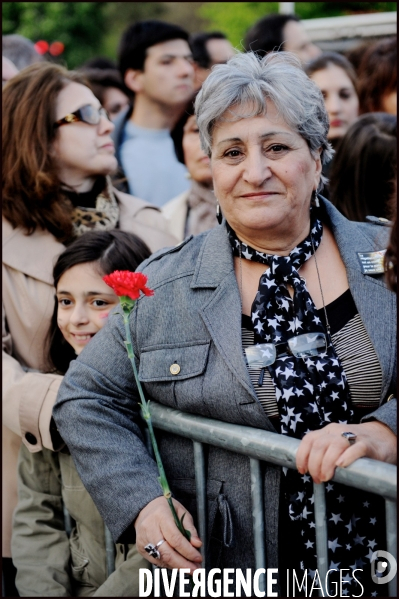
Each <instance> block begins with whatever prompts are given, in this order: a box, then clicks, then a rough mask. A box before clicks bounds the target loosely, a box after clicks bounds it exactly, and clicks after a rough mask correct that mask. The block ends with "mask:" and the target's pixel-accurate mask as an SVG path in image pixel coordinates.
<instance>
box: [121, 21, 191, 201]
mask: <svg viewBox="0 0 399 599" xmlns="http://www.w3.org/2000/svg"><path fill="white" fill-rule="evenodd" d="M119 70H120V72H121V75H122V79H123V81H124V83H125V85H126V87H127V88H128V89H129V90H130V91H131V92H132V93H133V96H134V97H133V106H132V108H131V109H130V110H128V112H127V113H125V114H123V115H122V117H121V118H120V119H118V120H117V121H116V123H115V124H116V128H115V131H114V140H115V141H116V146H117V158H118V161H119V163H120V165H121V166H122V169H123V171H124V173H125V175H126V178H127V180H128V184H129V191H130V193H131V194H132V195H135V196H137V197H140V198H142V199H144V200H147V201H148V202H152V203H153V204H155V205H156V206H162V205H163V204H164V203H165V202H167V201H168V200H170V199H171V198H173V197H175V196H176V195H179V194H180V193H182V192H183V191H185V190H186V189H188V187H189V181H188V179H187V169H186V167H185V166H184V164H182V163H181V162H179V160H178V158H177V155H176V149H175V147H174V142H173V139H172V136H171V131H172V130H173V129H174V128H175V126H176V124H177V123H178V121H179V119H180V117H181V116H182V114H183V112H184V109H185V107H186V105H187V103H188V101H189V100H190V98H191V97H192V95H193V93H194V87H193V79H194V68H193V64H192V54H191V50H190V47H189V44H188V33H187V32H186V31H184V30H183V29H182V28H181V27H178V26H177V25H172V24H170V23H163V22H161V21H142V22H140V23H135V24H134V25H131V26H130V27H129V28H128V29H127V30H126V31H125V32H124V34H123V36H122V39H121V43H120V47H119Z"/></svg>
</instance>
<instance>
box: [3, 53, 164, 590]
mask: <svg viewBox="0 0 399 599" xmlns="http://www.w3.org/2000/svg"><path fill="white" fill-rule="evenodd" d="M113 128H114V125H113V124H112V123H111V122H110V121H109V120H108V118H107V116H106V113H105V112H104V110H103V108H102V107H101V105H100V102H99V101H98V100H97V98H96V97H95V96H94V94H93V92H92V91H91V90H90V89H89V88H88V87H87V86H86V85H85V79H84V77H83V75H82V74H79V73H76V72H73V71H71V72H69V71H67V70H66V69H64V68H63V67H61V66H59V65H55V64H52V63H49V62H42V63H38V64H33V65H31V66H30V67H28V68H26V69H24V70H23V71H21V72H20V73H18V74H17V75H15V77H13V78H12V79H11V80H10V81H9V82H8V83H6V85H5V86H4V88H3V102H2V144H3V146H2V158H3V173H2V202H3V322H2V325H3V330H2V334H3V439H2V442H3V474H2V478H3V528H2V530H3V539H2V540H3V556H4V557H5V558H8V560H9V561H8V562H7V561H6V562H5V563H6V564H7V563H10V562H11V559H10V558H11V550H10V542H11V522H12V512H13V509H14V507H15V505H16V502H17V488H16V487H17V478H16V466H17V456H18V451H19V447H20V444H21V438H22V442H23V443H24V444H25V446H26V447H27V448H28V449H29V451H32V452H40V451H41V450H42V449H43V447H46V448H48V449H55V448H56V446H57V443H58V442H59V439H58V437H57V435H56V431H54V430H53V429H52V428H50V427H51V410H52V406H53V403H54V401H55V398H56V395H57V391H58V387H59V385H60V382H61V377H60V376H59V375H57V374H48V373H44V371H43V360H42V354H43V343H44V338H45V335H46V332H47V329H48V325H49V322H50V319H51V313H52V303H53V294H54V289H53V282H52V276H51V273H52V269H53V265H54V260H55V258H57V257H58V255H59V254H60V253H61V252H62V251H63V250H64V249H65V245H66V244H69V243H70V242H71V241H73V240H74V239H75V238H77V237H79V236H81V235H82V234H83V233H85V232H87V231H90V230H96V231H98V230H112V229H114V228H119V229H122V230H125V231H129V232H131V233H135V234H137V235H138V236H139V237H140V238H141V239H143V240H144V241H145V242H146V243H147V245H148V246H149V247H150V249H151V251H156V250H158V249H160V248H162V247H165V246H168V245H174V244H175V243H176V240H175V238H174V237H173V236H172V235H170V234H169V232H168V225H167V223H166V221H165V219H164V217H163V216H162V214H161V212H160V210H158V209H157V208H156V207H155V206H152V205H150V204H148V203H146V202H144V201H142V200H140V199H138V198H134V197H132V196H128V195H126V194H123V193H121V192H118V191H116V190H115V189H114V188H113V187H112V184H111V181H110V179H109V175H110V173H112V172H113V171H114V169H116V167H117V161H116V158H115V154H114V144H113V142H112V140H111V132H112V130H113ZM11 565H12V564H11ZM3 572H4V574H5V577H6V578H7V571H6V570H5V569H4V568H3ZM10 580H11V582H12V573H11V574H10ZM6 584H8V583H7V582H6Z"/></svg>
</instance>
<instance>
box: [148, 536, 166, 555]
mask: <svg viewBox="0 0 399 599" xmlns="http://www.w3.org/2000/svg"><path fill="white" fill-rule="evenodd" d="M164 542H165V539H161V540H160V541H158V543H157V544H156V545H154V544H153V543H148V545H146V546H145V547H144V549H145V551H147V553H148V554H149V555H151V557H153V558H155V559H160V558H161V554H160V553H159V551H158V547H160V546H161V545H162V543H164Z"/></svg>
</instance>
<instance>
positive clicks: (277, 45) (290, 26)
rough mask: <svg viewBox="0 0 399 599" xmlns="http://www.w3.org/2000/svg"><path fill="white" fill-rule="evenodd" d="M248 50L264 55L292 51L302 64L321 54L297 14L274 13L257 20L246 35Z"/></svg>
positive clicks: (246, 47)
mask: <svg viewBox="0 0 399 599" xmlns="http://www.w3.org/2000/svg"><path fill="white" fill-rule="evenodd" d="M244 47H245V50H246V52H256V53H257V54H259V55H260V56H264V55H265V54H267V53H268V52H280V51H281V50H285V51H286V52H292V53H293V54H295V55H296V56H297V57H298V58H299V60H300V61H301V62H302V64H304V65H305V64H307V63H308V62H309V61H311V60H313V59H314V58H316V56H318V55H319V54H321V50H320V48H318V47H317V46H315V45H314V44H313V43H312V42H311V41H310V38H309V36H308V34H307V32H306V30H305V28H304V27H303V25H302V24H301V21H300V19H299V18H298V17H297V16H295V15H283V14H272V15H267V16H266V17H263V18H262V19H260V21H257V22H256V23H255V25H253V26H252V27H251V28H250V29H249V30H248V31H247V34H246V36H245V41H244Z"/></svg>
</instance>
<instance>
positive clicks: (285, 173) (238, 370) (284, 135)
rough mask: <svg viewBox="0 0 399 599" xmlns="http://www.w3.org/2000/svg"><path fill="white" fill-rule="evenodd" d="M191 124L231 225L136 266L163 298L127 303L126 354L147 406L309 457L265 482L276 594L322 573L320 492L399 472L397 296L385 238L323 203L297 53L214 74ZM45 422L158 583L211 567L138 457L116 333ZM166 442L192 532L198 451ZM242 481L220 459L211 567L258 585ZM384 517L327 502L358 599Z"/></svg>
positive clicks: (250, 60)
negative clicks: (158, 574) (370, 470)
mask: <svg viewBox="0 0 399 599" xmlns="http://www.w3.org/2000/svg"><path fill="white" fill-rule="evenodd" d="M196 116H197V122H198V126H199V129H200V135H201V140H202V145H203V149H204V150H205V151H206V153H207V154H208V155H209V157H210V160H211V167H212V173H213V180H214V190H215V195H216V198H217V200H218V204H219V205H218V211H219V216H221V215H223V217H224V218H223V220H222V219H220V220H221V221H222V222H221V226H219V227H217V228H216V229H213V230H211V231H208V232H206V233H203V234H201V235H198V236H195V237H189V238H187V239H186V240H185V241H184V242H183V243H182V244H180V245H179V246H177V247H175V248H173V249H171V250H168V251H165V252H160V253H158V254H156V255H155V256H153V257H151V258H150V259H149V260H147V261H146V262H144V263H143V264H142V266H141V267H139V270H142V272H144V273H145V274H146V275H147V276H148V281H149V283H148V284H149V285H150V287H151V288H152V289H154V296H153V297H151V298H149V297H145V298H142V299H139V300H138V301H137V303H136V307H135V310H134V312H133V316H132V318H131V334H132V338H133V345H134V349H135V355H136V359H137V365H138V367H139V376H140V379H141V381H142V384H143V386H144V390H145V393H146V396H147V398H148V399H151V400H153V401H156V402H159V403H161V404H164V405H166V406H171V407H174V408H177V409H179V410H181V411H183V412H189V413H191V414H199V415H203V416H208V417H211V418H215V419H219V420H222V421H225V422H229V423H235V424H241V425H246V426H252V427H255V428H258V429H264V430H266V431H271V432H274V433H275V434H279V435H285V436H288V437H295V438H297V439H300V440H301V442H300V445H299V449H298V452H297V464H296V465H297V470H289V471H285V469H284V471H282V470H281V469H280V468H279V467H277V466H273V465H269V464H266V465H265V466H264V469H263V471H262V477H263V481H264V497H265V499H264V509H265V521H266V533H265V536H266V551H267V564H268V567H269V568H278V569H279V584H280V593H282V594H284V592H285V591H284V584H285V580H286V569H291V568H292V569H294V570H296V574H297V576H298V577H299V576H300V580H302V577H303V575H304V572H305V571H306V572H307V575H308V577H309V580H312V577H313V576H314V574H315V570H316V568H317V565H316V555H315V522H314V509H313V487H312V479H313V481H314V482H315V483H320V482H321V481H328V480H330V479H331V478H332V477H333V475H334V471H335V468H336V467H337V466H339V467H342V468H344V467H346V466H348V465H349V464H351V463H352V462H353V461H354V460H356V459H357V458H360V457H362V456H368V457H370V458H373V459H376V460H382V461H386V462H390V463H395V461H396V429H395V426H396V425H395V420H396V419H395V415H396V399H395V398H394V393H395V390H394V389H395V380H396V375H395V372H394V369H395V364H396V361H395V358H394V355H395V343H396V332H395V330H396V327H395V314H396V309H395V307H394V305H395V296H394V294H393V293H392V292H391V291H389V290H388V289H387V288H386V285H385V282H384V276H383V268H381V267H380V265H379V264H378V260H376V259H375V260H371V262H370V260H368V259H369V258H372V257H374V258H377V257H378V256H379V255H380V254H378V252H380V251H381V250H383V249H384V248H385V247H386V243H387V240H388V234H389V231H388V230H386V229H385V228H384V227H382V226H376V225H375V224H366V223H355V222H350V221H348V220H347V219H346V218H344V217H343V216H342V215H341V214H340V213H339V212H338V211H337V210H336V209H335V208H334V207H333V206H332V205H331V204H330V203H329V202H328V201H326V200H324V199H323V198H322V197H321V196H320V195H319V194H318V192H319V190H320V189H321V186H322V176H321V169H322V164H323V162H325V161H326V160H328V159H329V158H330V157H331V153H332V151H331V148H330V146H329V143H328V141H327V133H328V128H329V123H328V116H327V113H326V110H325V108H324V102H323V97H322V95H321V93H320V91H319V90H318V89H317V87H316V85H315V84H314V83H313V82H312V81H311V80H310V79H308V77H307V76H306V75H305V73H304V72H303V71H302V69H301V67H300V64H299V62H298V60H297V59H296V58H295V57H293V56H292V55H290V54H288V53H285V52H281V53H270V54H268V55H267V56H266V57H264V58H263V59H260V58H258V57H257V56H256V55H254V54H251V53H248V54H242V55H238V56H235V57H234V58H232V59H231V60H230V61H229V62H228V63H227V64H225V65H219V66H216V67H215V68H214V69H213V70H212V73H211V74H210V75H209V77H208V79H207V80H206V82H205V83H204V85H203V88H202V90H201V91H200V93H199V95H198V97H197V100H196ZM371 263H372V266H370V264H371ZM388 400H390V401H388ZM54 417H55V419H56V421H57V424H58V427H59V430H60V432H61V434H62V436H63V437H64V439H65V441H66V443H67V444H68V446H69V448H70V451H71V453H72V455H73V457H74V459H75V460H76V464H77V467H78V470H79V473H80V475H81V477H82V479H83V481H84V483H85V485H86V486H87V488H88V490H89V492H90V493H91V494H92V496H93V498H94V500H95V502H96V503H97V505H98V508H99V510H100V512H101V514H102V516H103V518H104V519H105V521H106V523H107V525H108V527H109V528H110V530H111V531H112V534H113V536H114V539H115V541H119V542H123V541H125V542H133V541H136V542H137V546H138V548H139V550H140V551H141V553H142V554H143V555H144V556H145V557H147V559H148V560H149V561H150V562H152V563H153V564H156V565H158V566H162V567H168V568H189V569H190V570H191V571H194V570H195V569H197V568H199V567H201V557H200V553H199V551H198V549H199V547H200V545H201V541H200V539H199V537H198V535H197V532H196V529H195V526H194V521H193V519H191V517H190V515H189V514H187V515H186V519H185V526H186V528H188V529H190V530H191V532H192V536H191V542H189V541H188V540H187V539H185V538H183V536H182V535H180V533H179V532H178V530H177V528H176V526H175V524H174V521H173V518H172V516H171V514H170V511H169V507H168V505H167V503H166V501H165V499H164V498H163V497H162V491H161V488H160V486H159V484H158V481H157V476H158V473H157V469H156V466H155V463H154V461H153V459H152V458H151V457H150V456H149V454H148V452H147V450H146V448H145V445H144V442H143V436H142V432H141V424H140V418H139V407H138V392H137V387H136V385H135V382H134V378H133V376H131V370H130V365H129V362H128V358H127V354H126V349H125V345H124V329H123V322H122V318H121V317H114V318H110V319H109V322H108V323H107V325H106V326H105V327H104V328H103V329H102V331H100V332H99V333H98V334H97V335H96V337H95V338H94V339H93V340H92V341H91V343H90V345H89V346H88V348H87V349H86V350H85V351H84V352H83V353H82V354H81V356H79V358H78V360H76V362H75V363H74V365H72V367H71V368H70V370H69V372H68V374H67V376H66V377H65V379H64V382H63V384H62V388H61V391H60V394H59V398H58V403H57V405H56V407H55V411H54ZM100 430H101V431H104V433H103V434H102V435H100V434H99V431H100ZM157 438H158V443H159V445H160V451H161V455H162V457H163V460H164V464H165V469H166V473H167V476H168V479H169V482H170V484H171V487H172V489H173V492H174V497H175V499H174V502H175V505H176V509H177V512H178V514H179V515H180V516H181V515H182V514H183V513H184V512H185V511H186V510H188V511H189V512H190V513H191V514H192V515H193V517H194V518H195V513H196V504H195V481H194V475H193V473H194V466H193V449H192V445H191V442H190V441H189V440H187V439H183V438H179V437H176V436H174V435H173V434H169V433H164V432H160V431H158V432H157ZM105 465H106V466H105ZM250 481H251V479H250V467H249V459H248V458H246V457H245V456H240V455H236V454H233V453H231V452H229V451H225V450H222V449H216V448H212V447H210V448H209V451H208V454H207V498H208V527H209V539H210V543H209V547H207V548H206V551H207V555H208V566H210V567H212V568H213V567H219V568H241V569H242V570H245V569H246V568H255V558H254V550H253V536H252V516H251V498H250V486H251V485H250ZM180 502H181V503H180ZM382 514H383V507H381V506H380V503H379V502H378V500H377V498H376V497H372V496H369V495H367V494H365V493H364V492H362V493H361V494H360V493H358V492H357V491H355V490H354V489H348V488H345V487H342V486H339V485H338V484H337V483H330V484H329V485H328V486H327V519H328V522H327V524H328V545H329V550H330V555H329V561H331V563H330V564H329V565H330V568H331V569H338V568H339V569H341V570H342V569H343V568H348V571H347V572H345V573H344V575H346V578H345V581H344V582H343V584H344V585H345V589H346V590H347V591H348V593H349V594H350V595H351V594H352V593H354V594H355V595H359V594H360V593H361V588H360V587H359V584H358V583H357V580H361V581H362V585H363V586H364V589H365V594H367V592H370V593H374V592H376V589H375V588H371V586H370V584H371V577H370V576H369V575H367V576H366V572H365V570H364V568H365V567H366V564H369V563H370V560H371V557H370V556H371V555H372V554H373V552H374V551H376V550H377V549H380V548H384V541H383V539H382V538H380V537H381V531H383V526H381V519H383V515H382ZM376 523H377V524H376ZM149 543H151V544H153V545H156V546H157V547H158V549H159V550H158V552H155V554H153V556H150V555H148V554H146V551H145V549H144V548H145V546H146V545H148V544H149ZM157 553H158V555H157ZM359 568H360V569H363V570H364V572H363V574H364V576H363V578H362V577H361V576H360V575H361V574H362V572H360V571H359ZM355 569H357V571H356V573H354V570H355ZM336 574H337V576H338V572H337V573H336ZM376 588H377V587H376ZM382 588H383V587H381V586H380V587H379V588H377V590H378V591H379V592H380V591H381V589H382ZM345 589H344V592H345ZM225 590H227V589H225ZM273 590H275V589H273ZM222 594H223V593H222Z"/></svg>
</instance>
